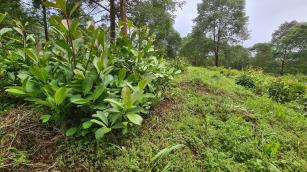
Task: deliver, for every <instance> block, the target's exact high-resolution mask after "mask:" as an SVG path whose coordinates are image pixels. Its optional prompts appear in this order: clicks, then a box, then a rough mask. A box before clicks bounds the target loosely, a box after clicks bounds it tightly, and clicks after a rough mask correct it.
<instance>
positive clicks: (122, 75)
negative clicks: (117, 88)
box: [118, 68, 127, 82]
mask: <svg viewBox="0 0 307 172" xmlns="http://www.w3.org/2000/svg"><path fill="white" fill-rule="evenodd" d="M126 73H127V69H126V68H121V69H120V70H119V72H118V80H119V82H122V81H123V80H124V79H125V77H126Z"/></svg>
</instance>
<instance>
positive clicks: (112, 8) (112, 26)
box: [110, 0, 116, 41]
mask: <svg viewBox="0 0 307 172" xmlns="http://www.w3.org/2000/svg"><path fill="white" fill-rule="evenodd" d="M115 17H116V11H115V0H110V37H111V40H112V41H114V40H115V34H116V33H115V27H116V23H115Z"/></svg>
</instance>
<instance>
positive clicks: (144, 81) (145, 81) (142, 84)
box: [138, 79, 148, 90]
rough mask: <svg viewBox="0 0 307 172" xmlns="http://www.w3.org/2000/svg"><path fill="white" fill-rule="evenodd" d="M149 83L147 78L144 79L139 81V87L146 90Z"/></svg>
mask: <svg viewBox="0 0 307 172" xmlns="http://www.w3.org/2000/svg"><path fill="white" fill-rule="evenodd" d="M147 84H148V82H147V80H146V79H143V80H141V81H140V82H139V84H138V88H139V89H140V90H144V89H145V87H146V86H147Z"/></svg>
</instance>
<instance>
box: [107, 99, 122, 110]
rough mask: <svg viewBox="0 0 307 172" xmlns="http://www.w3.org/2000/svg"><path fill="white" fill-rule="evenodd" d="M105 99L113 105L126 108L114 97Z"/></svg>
mask: <svg viewBox="0 0 307 172" xmlns="http://www.w3.org/2000/svg"><path fill="white" fill-rule="evenodd" d="M104 101H106V102H109V103H110V104H111V105H112V106H115V107H120V108H124V107H123V105H122V103H120V102H118V101H116V100H114V99H105V100H104Z"/></svg>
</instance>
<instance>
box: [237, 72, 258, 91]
mask: <svg viewBox="0 0 307 172" xmlns="http://www.w3.org/2000/svg"><path fill="white" fill-rule="evenodd" d="M236 84H238V85H241V86H243V87H246V88H251V89H255V88H256V85H255V82H254V80H253V79H252V78H251V77H250V76H248V75H241V76H239V77H238V78H237V79H236Z"/></svg>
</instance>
